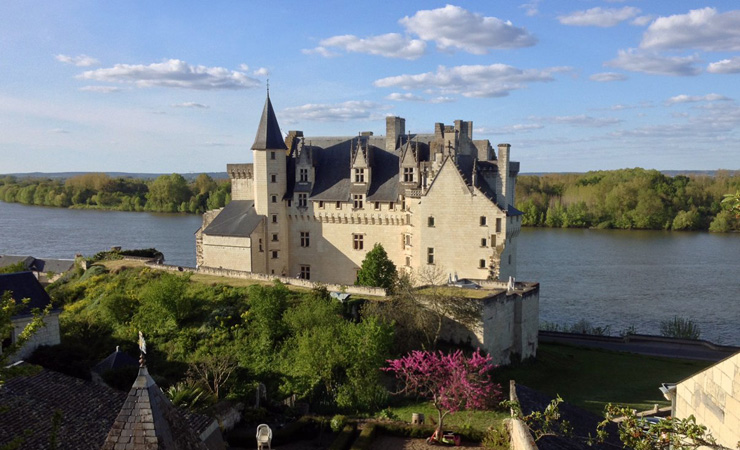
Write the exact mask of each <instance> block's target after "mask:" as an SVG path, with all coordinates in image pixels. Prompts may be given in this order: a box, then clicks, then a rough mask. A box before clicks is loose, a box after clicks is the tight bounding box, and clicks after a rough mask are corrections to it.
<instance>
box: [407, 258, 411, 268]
mask: <svg viewBox="0 0 740 450" xmlns="http://www.w3.org/2000/svg"><path fill="white" fill-rule="evenodd" d="M406 267H411V257H410V256H407V257H406Z"/></svg>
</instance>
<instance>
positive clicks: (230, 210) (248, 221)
mask: <svg viewBox="0 0 740 450" xmlns="http://www.w3.org/2000/svg"><path fill="white" fill-rule="evenodd" d="M264 218H265V216H262V215H259V214H257V212H256V211H255V209H254V201H253V200H232V201H231V202H229V204H228V205H226V206H225V207H224V209H223V210H222V211H221V212H220V213H219V214H218V215H217V216H216V218H215V219H213V222H211V223H210V224H208V226H207V227H206V229H205V230H203V233H204V234H207V235H210V236H232V237H249V235H251V234H252V232H253V231H254V229H255V228H257V225H259V224H260V222H261V221H262V220H263V219H264Z"/></svg>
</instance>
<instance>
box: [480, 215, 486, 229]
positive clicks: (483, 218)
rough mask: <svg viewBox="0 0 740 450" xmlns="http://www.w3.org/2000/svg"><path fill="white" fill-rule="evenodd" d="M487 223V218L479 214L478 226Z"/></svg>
mask: <svg viewBox="0 0 740 450" xmlns="http://www.w3.org/2000/svg"><path fill="white" fill-rule="evenodd" d="M487 224H488V219H486V216H480V226H482V227H485V226H486V225H487Z"/></svg>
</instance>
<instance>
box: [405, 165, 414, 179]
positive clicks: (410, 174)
mask: <svg viewBox="0 0 740 450" xmlns="http://www.w3.org/2000/svg"><path fill="white" fill-rule="evenodd" d="M403 182H404V183H413V182H414V168H413V167H404V168H403Z"/></svg>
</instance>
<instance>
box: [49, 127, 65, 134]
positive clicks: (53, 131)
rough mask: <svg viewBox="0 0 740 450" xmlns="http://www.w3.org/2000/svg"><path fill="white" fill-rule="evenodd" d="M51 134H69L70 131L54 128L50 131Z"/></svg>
mask: <svg viewBox="0 0 740 450" xmlns="http://www.w3.org/2000/svg"><path fill="white" fill-rule="evenodd" d="M49 132H50V133H56V134H69V131H67V130H65V129H64V128H54V129H53V130H49Z"/></svg>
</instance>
